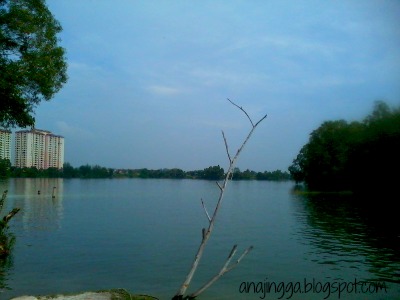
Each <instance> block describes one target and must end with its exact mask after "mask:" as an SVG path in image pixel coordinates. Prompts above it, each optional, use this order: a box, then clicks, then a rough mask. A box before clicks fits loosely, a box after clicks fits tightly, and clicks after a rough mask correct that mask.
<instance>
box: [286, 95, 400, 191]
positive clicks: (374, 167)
mask: <svg viewBox="0 0 400 300" xmlns="http://www.w3.org/2000/svg"><path fill="white" fill-rule="evenodd" d="M399 153H400V107H397V108H392V107H389V106H388V105H387V104H386V103H385V102H383V101H377V102H376V103H375V107H374V109H373V111H372V113H371V114H370V115H368V116H367V117H365V118H364V120H362V121H353V122H347V121H345V120H336V121H326V122H324V123H323V124H322V125H321V126H320V127H318V128H317V129H316V130H314V131H313V132H312V133H311V134H310V138H309V141H308V143H307V144H306V145H304V146H303V147H302V148H301V150H300V152H299V154H298V155H297V157H296V158H295V159H294V160H293V164H292V165H291V166H290V167H289V172H290V174H291V176H292V178H293V179H294V180H295V181H296V182H298V183H300V182H303V183H304V184H305V186H306V187H307V189H308V190H310V191H351V192H355V193H358V194H365V193H369V194H370V193H379V194H392V195H393V193H394V192H395V189H397V188H396V186H397V178H398V176H397V175H396V174H397V172H398V170H399V168H400V156H399Z"/></svg>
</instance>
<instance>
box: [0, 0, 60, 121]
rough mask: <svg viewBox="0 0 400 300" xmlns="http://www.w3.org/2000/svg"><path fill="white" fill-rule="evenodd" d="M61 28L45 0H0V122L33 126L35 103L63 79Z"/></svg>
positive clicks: (48, 94) (52, 90) (48, 93)
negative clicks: (59, 41)
mask: <svg viewBox="0 0 400 300" xmlns="http://www.w3.org/2000/svg"><path fill="white" fill-rule="evenodd" d="M61 30H62V27H61V25H60V23H59V22H58V21H57V20H56V19H55V18H54V16H53V15H52V13H51V12H50V11H49V9H48V8H47V6H46V3H45V0H0V99H1V103H0V126H2V127H15V126H19V127H27V126H33V125H34V123H35V118H34V117H33V113H34V109H35V107H36V106H37V105H38V104H39V103H40V102H41V101H43V100H45V101H48V100H50V99H51V98H52V97H53V96H54V94H56V93H57V92H58V91H59V90H60V89H61V87H62V86H63V84H64V83H65V82H66V81H67V74H66V70H67V64H66V59H65V50H64V49H63V48H62V47H60V46H59V45H58V38H57V34H58V33H59V32H60V31H61Z"/></svg>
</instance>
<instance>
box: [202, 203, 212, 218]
mask: <svg viewBox="0 0 400 300" xmlns="http://www.w3.org/2000/svg"><path fill="white" fill-rule="evenodd" d="M201 204H202V205H203V208H204V212H205V213H206V215H207V219H208V221H209V222H211V217H210V215H209V214H208V211H207V208H206V206H205V204H204V201H203V198H201Z"/></svg>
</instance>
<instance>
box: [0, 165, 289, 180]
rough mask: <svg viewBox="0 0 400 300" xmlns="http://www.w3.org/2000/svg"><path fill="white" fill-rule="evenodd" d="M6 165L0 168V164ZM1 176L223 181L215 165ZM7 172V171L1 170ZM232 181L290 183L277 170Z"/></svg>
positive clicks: (16, 171)
mask: <svg viewBox="0 0 400 300" xmlns="http://www.w3.org/2000/svg"><path fill="white" fill-rule="evenodd" d="M4 164H6V165H8V166H2V165H4ZM0 169H3V171H5V172H1V173H2V175H3V176H1V177H3V178H4V177H13V178H170V179H206V180H220V179H223V178H224V175H225V171H224V169H223V168H221V167H220V166H219V165H218V166H210V167H208V168H205V169H203V170H195V171H184V170H181V169H178V168H173V169H157V170H151V169H146V168H143V169H113V168H106V167H101V166H99V165H94V166H91V165H83V166H80V167H78V168H75V167H73V166H72V165H71V164H69V163H65V164H64V167H63V169H55V168H49V169H45V170H42V169H37V168H36V167H30V168H16V167H11V165H10V164H9V163H8V162H4V163H2V164H0ZM4 169H7V170H4ZM232 179H233V180H290V179H291V176H290V174H289V173H288V172H286V171H284V172H282V171H281V170H276V171H272V172H269V171H264V172H255V171H251V170H248V169H247V170H245V171H240V169H239V168H235V170H234V173H233V178H232Z"/></svg>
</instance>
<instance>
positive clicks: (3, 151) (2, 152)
mask: <svg viewBox="0 0 400 300" xmlns="http://www.w3.org/2000/svg"><path fill="white" fill-rule="evenodd" d="M0 158H6V159H9V160H10V161H11V131H9V130H4V129H0Z"/></svg>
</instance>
